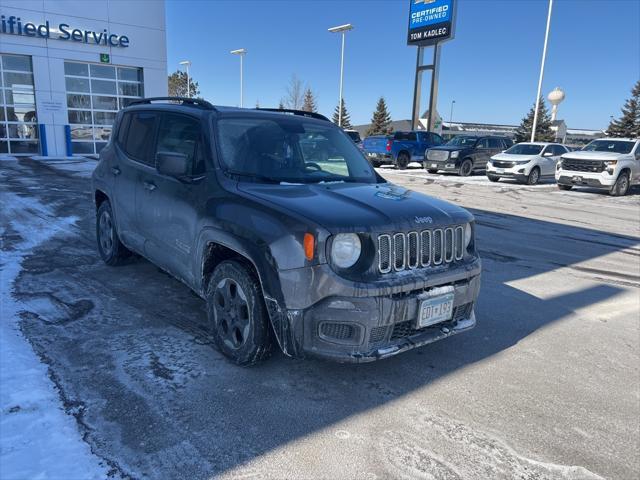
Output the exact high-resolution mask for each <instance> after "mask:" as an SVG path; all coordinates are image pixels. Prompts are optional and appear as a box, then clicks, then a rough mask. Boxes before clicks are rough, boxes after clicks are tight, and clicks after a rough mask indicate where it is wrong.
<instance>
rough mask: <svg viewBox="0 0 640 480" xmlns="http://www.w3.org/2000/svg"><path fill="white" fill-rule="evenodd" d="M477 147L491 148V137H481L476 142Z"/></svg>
mask: <svg viewBox="0 0 640 480" xmlns="http://www.w3.org/2000/svg"><path fill="white" fill-rule="evenodd" d="M476 148H489V139H488V138H481V139H480V140H478V143H476Z"/></svg>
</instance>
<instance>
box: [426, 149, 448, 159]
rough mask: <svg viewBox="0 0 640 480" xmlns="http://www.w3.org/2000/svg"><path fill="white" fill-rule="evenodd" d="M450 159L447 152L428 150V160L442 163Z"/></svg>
mask: <svg viewBox="0 0 640 480" xmlns="http://www.w3.org/2000/svg"><path fill="white" fill-rule="evenodd" d="M448 158H449V152H448V151H447V150H427V160H435V161H442V160H447V159H448Z"/></svg>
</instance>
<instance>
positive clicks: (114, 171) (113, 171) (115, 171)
mask: <svg viewBox="0 0 640 480" xmlns="http://www.w3.org/2000/svg"><path fill="white" fill-rule="evenodd" d="M111 173H113V174H114V175H120V173H121V170H120V169H119V168H118V167H111Z"/></svg>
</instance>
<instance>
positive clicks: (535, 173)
mask: <svg viewBox="0 0 640 480" xmlns="http://www.w3.org/2000/svg"><path fill="white" fill-rule="evenodd" d="M362 150H363V151H364V154H365V156H366V157H367V159H368V160H369V161H370V162H371V164H372V165H373V166H374V167H378V166H380V165H383V164H394V165H395V166H396V167H397V168H399V169H405V168H407V166H408V165H409V163H410V162H420V163H422V164H423V166H424V168H425V169H426V170H427V171H428V172H429V173H437V172H450V173H456V174H458V175H460V176H468V175H472V174H473V173H475V172H484V173H485V174H486V176H487V178H488V179H489V180H490V181H492V182H497V181H499V180H500V179H501V178H507V179H512V180H516V181H519V182H521V183H526V184H528V185H535V184H537V183H538V182H539V181H540V180H541V179H543V178H555V179H556V182H557V184H558V188H560V189H561V190H570V189H571V188H573V187H574V186H589V187H596V188H603V189H608V190H609V192H610V193H611V194H612V195H626V194H627V193H628V191H629V189H630V187H631V186H632V185H637V184H640V139H629V138H626V139H625V138H602V139H598V140H594V141H592V142H591V143H589V144H588V145H586V146H585V147H583V148H582V149H581V150H579V151H573V150H572V149H571V148H569V147H567V146H566V145H562V144H560V143H549V142H524V143H518V144H516V145H514V144H513V142H512V141H511V139H510V138H508V137H502V136H470V135H458V136H456V137H454V138H452V139H451V140H449V141H448V142H445V141H444V140H443V139H442V137H441V136H440V135H437V134H435V133H432V132H425V131H415V132H396V133H395V134H394V135H390V136H387V135H376V136H371V137H367V138H365V139H364V141H363V142H362Z"/></svg>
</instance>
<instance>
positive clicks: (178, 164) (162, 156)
mask: <svg viewBox="0 0 640 480" xmlns="http://www.w3.org/2000/svg"><path fill="white" fill-rule="evenodd" d="M156 165H157V167H156V168H157V170H158V172H159V173H161V174H162V175H168V176H169V177H176V178H180V177H186V176H187V175H189V159H188V158H187V156H186V155H185V154H184V153H177V152H158V153H157V155H156Z"/></svg>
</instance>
